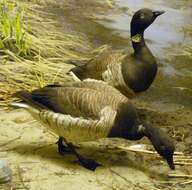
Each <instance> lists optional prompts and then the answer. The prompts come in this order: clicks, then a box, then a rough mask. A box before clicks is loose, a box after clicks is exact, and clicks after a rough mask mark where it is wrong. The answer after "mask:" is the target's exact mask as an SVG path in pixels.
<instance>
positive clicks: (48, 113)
mask: <svg viewBox="0 0 192 190" xmlns="http://www.w3.org/2000/svg"><path fill="white" fill-rule="evenodd" d="M15 96H16V97H19V98H20V99H22V100H23V102H22V103H12V106H15V107H21V108H25V109H26V110H27V111H29V112H30V114H31V115H32V116H33V117H34V118H35V119H36V120H38V121H40V122H41V123H42V124H43V125H45V126H46V127H47V128H48V129H50V130H51V131H52V132H54V133H55V134H57V135H58V136H59V137H60V138H59V141H58V151H59V153H60V154H65V153H67V152H70V153H72V154H74V155H76V157H77V158H78V162H79V163H80V165H82V166H84V167H86V168H88V169H90V170H95V169H96V167H97V166H99V165H100V164H98V163H96V162H95V161H94V160H91V159H87V158H84V157H83V156H81V155H80V154H79V153H78V152H77V151H76V149H75V147H74V146H73V143H75V142H82V141H92V140H96V139H100V138H106V137H108V138H112V137H119V138H124V139H128V140H138V139H141V138H143V137H144V136H146V137H148V139H149V140H150V141H151V143H152V144H153V146H154V148H155V150H156V151H157V152H158V153H159V154H160V155H161V156H162V157H163V158H164V159H165V160H166V161H167V163H168V165H169V166H170V168H171V169H174V163H173V153H174V149H175V148H174V144H173V142H172V140H171V139H170V138H169V137H168V135H167V134H166V133H164V132H163V131H162V130H160V129H158V128H155V127H153V126H151V125H148V124H142V123H141V122H140V120H139V118H138V115H137V112H136V109H135V108H134V106H133V105H132V104H131V102H130V101H129V100H128V99H127V98H126V97H125V96H124V95H122V94H121V93H120V92H119V91H118V90H116V89H115V88H113V87H112V86H109V85H107V84H106V83H105V82H102V81H100V82H98V81H95V80H85V81H82V82H69V83H66V84H64V85H62V86H59V85H50V86H47V87H44V88H41V89H37V90H34V91H33V92H31V93H29V92H26V91H19V92H17V93H16V94H15Z"/></svg>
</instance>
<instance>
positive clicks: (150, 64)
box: [68, 8, 164, 98]
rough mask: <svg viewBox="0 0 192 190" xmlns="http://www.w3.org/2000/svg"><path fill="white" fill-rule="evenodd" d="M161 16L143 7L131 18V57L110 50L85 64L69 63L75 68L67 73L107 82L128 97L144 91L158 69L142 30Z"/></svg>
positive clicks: (157, 12) (127, 54)
mask: <svg viewBox="0 0 192 190" xmlns="http://www.w3.org/2000/svg"><path fill="white" fill-rule="evenodd" d="M163 13H164V11H153V10H151V9H147V8H143V9H140V10H138V11H137V12H136V13H135V14H134V15H133V17H132V20H131V26H130V28H131V42H132V47H133V49H134V52H133V53H132V54H129V53H125V51H118V50H112V49H111V48H109V49H107V50H105V51H103V52H102V53H100V54H99V55H98V56H96V57H95V58H93V59H91V60H89V61H87V62H84V63H83V62H77V61H74V60H73V61H72V60H71V61H70V63H71V64H73V65H75V67H74V68H72V69H71V70H70V71H69V72H68V73H69V74H74V75H75V76H76V77H77V78H78V79H79V80H83V79H87V78H92V79H97V80H103V81H106V82H107V83H108V84H110V85H112V86H114V87H115V88H117V89H118V90H120V91H121V93H123V94H124V95H125V96H127V97H129V98H131V97H134V96H135V95H136V94H137V93H138V94H139V93H140V92H143V91H145V90H147V89H148V88H149V87H150V85H151V84H152V82H153V81H154V79H155V76H156V74H157V69H158V67H157V62H156V60H155V57H154V56H153V54H152V52H151V51H150V49H149V48H148V47H147V45H146V43H145V39H144V31H145V30H146V29H147V28H148V27H149V26H150V25H151V24H152V23H153V22H154V20H155V19H156V18H157V17H158V16H160V15H162V14H163Z"/></svg>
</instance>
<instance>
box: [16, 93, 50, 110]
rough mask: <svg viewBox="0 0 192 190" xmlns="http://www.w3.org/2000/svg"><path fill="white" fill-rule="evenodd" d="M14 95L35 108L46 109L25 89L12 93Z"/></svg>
mask: <svg viewBox="0 0 192 190" xmlns="http://www.w3.org/2000/svg"><path fill="white" fill-rule="evenodd" d="M13 96H14V97H17V98H20V99H21V100H23V102H25V103H27V104H28V105H30V106H32V107H35V108H37V109H47V108H46V107H45V106H44V105H42V104H41V103H39V102H37V101H36V100H34V98H33V95H32V94H31V93H30V92H27V91H25V90H22V91H18V92H16V93H14V94H13Z"/></svg>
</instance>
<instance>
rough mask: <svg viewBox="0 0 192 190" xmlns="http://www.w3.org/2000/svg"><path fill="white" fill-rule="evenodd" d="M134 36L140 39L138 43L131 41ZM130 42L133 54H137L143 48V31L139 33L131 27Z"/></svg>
mask: <svg viewBox="0 0 192 190" xmlns="http://www.w3.org/2000/svg"><path fill="white" fill-rule="evenodd" d="M136 35H138V36H140V38H141V39H140V41H138V42H135V41H134V40H133V38H134V36H136ZM131 42H132V46H133V49H134V51H135V54H139V53H140V52H141V50H142V48H143V47H145V39H144V31H139V30H138V29H136V28H135V27H131Z"/></svg>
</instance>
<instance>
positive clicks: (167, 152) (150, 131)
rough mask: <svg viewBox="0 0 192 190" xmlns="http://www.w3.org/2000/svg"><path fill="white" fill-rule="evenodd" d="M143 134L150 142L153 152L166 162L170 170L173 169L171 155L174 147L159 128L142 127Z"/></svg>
mask: <svg viewBox="0 0 192 190" xmlns="http://www.w3.org/2000/svg"><path fill="white" fill-rule="evenodd" d="M144 133H145V135H146V136H147V137H148V138H149V139H150V140H151V143H152V144H153V146H154V148H155V150H156V151H157V152H158V153H159V154H160V155H161V156H162V157H163V158H164V159H165V160H166V161H167V163H168V165H169V167H170V168H171V169H173V170H174V169H175V165H174V162H173V154H174V151H175V146H174V143H173V141H172V139H171V138H170V137H169V136H168V135H167V133H165V132H164V131H163V130H161V129H159V128H154V127H152V126H150V125H148V124H147V125H144Z"/></svg>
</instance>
